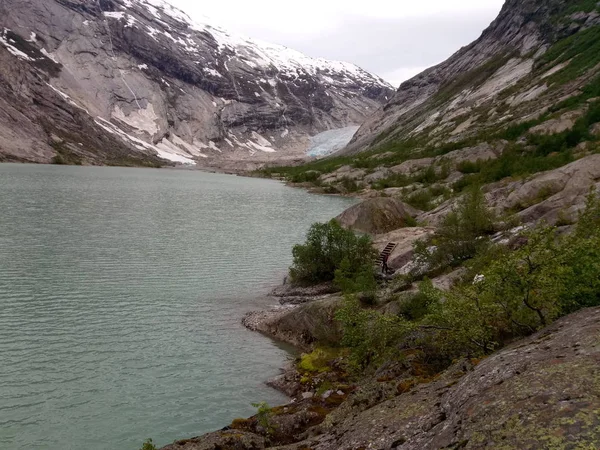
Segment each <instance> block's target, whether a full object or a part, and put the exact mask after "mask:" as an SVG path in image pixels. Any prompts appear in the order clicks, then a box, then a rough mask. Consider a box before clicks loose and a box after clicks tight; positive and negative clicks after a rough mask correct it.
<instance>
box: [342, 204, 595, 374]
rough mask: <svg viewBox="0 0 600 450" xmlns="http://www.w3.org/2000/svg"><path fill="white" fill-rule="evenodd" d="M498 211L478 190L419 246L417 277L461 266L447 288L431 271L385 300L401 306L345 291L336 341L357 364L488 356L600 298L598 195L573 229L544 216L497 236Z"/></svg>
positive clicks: (435, 365) (434, 364)
mask: <svg viewBox="0 0 600 450" xmlns="http://www.w3.org/2000/svg"><path fill="white" fill-rule="evenodd" d="M492 217H493V216H492V214H491V213H490V212H488V211H486V210H485V207H484V206H483V202H482V201H481V197H480V196H478V195H477V194H476V193H472V194H470V197H469V198H467V199H465V201H464V202H463V203H462V204H461V205H460V206H458V207H457V209H456V210H455V212H454V213H453V214H452V215H451V216H449V218H448V219H446V220H445V221H444V223H443V224H442V225H441V226H440V227H439V229H438V230H437V231H436V233H435V234H434V235H433V236H432V237H430V238H429V239H428V240H427V241H425V242H422V243H418V244H417V245H416V248H417V254H418V256H417V258H416V260H417V262H418V265H417V269H415V272H414V273H413V274H411V276H413V277H415V276H417V277H421V278H422V277H423V276H424V275H427V274H429V273H432V272H434V271H438V272H439V269H440V268H442V267H448V268H450V267H456V266H457V265H463V266H464V269H463V270H464V275H463V278H462V281H461V282H459V283H458V284H456V285H455V287H453V288H452V289H451V290H450V291H448V292H442V291H440V290H438V289H435V288H434V287H433V285H432V284H431V282H429V281H428V280H427V279H426V278H424V279H423V280H424V281H422V282H421V283H420V289H419V292H418V293H413V294H410V293H409V294H407V293H404V292H401V293H399V294H393V295H392V296H391V297H388V298H386V299H385V302H386V303H389V302H397V303H399V305H400V309H399V311H400V312H399V313H398V314H389V313H382V312H381V311H379V310H378V309H376V308H372V307H370V306H369V307H365V306H364V305H362V304H361V302H360V301H359V300H358V299H357V297H356V296H354V295H347V297H346V300H345V302H344V304H343V306H342V307H341V308H340V309H339V311H338V313H337V315H336V317H337V320H338V321H339V322H340V324H341V326H342V330H343V339H342V341H341V342H340V343H339V345H341V346H342V347H343V348H346V353H344V352H341V353H339V354H346V355H348V356H347V359H346V361H347V364H349V366H350V367H354V368H359V369H361V371H362V370H364V369H367V368H370V369H373V370H374V369H377V368H378V367H379V366H380V365H381V364H383V363H385V362H389V361H401V360H402V359H403V358H405V357H406V355H407V354H411V355H412V356H413V361H414V362H415V363H418V364H426V363H427V364H430V366H431V367H430V369H431V372H430V374H431V375H433V374H434V373H437V372H438V371H439V370H441V369H443V368H445V367H447V366H448V365H449V364H450V363H451V362H452V361H453V360H454V359H456V358H459V357H469V358H479V357H483V356H485V355H488V354H490V353H491V352H492V351H494V350H496V349H498V348H499V347H501V346H503V345H505V344H506V343H507V342H510V341H512V340H514V339H516V338H520V337H523V336H527V335H529V334H531V333H533V332H534V331H536V330H538V329H540V328H542V327H544V326H546V325H548V324H549V323H551V322H552V321H554V320H556V319H557V318H558V317H561V316H563V315H565V314H568V313H571V312H574V311H576V310H578V309H580V308H584V307H590V306H598V305H600V200H599V199H598V198H596V197H595V196H593V195H590V197H589V199H588V205H587V208H586V210H585V212H583V213H582V214H581V216H580V220H579V222H578V224H577V226H576V227H575V228H574V230H573V231H572V232H571V233H569V234H561V233H559V232H558V230H557V228H555V227H548V226H545V225H539V226H538V227H536V228H534V229H530V230H527V231H525V232H524V233H522V235H521V237H519V238H517V239H516V240H514V241H513V243H511V244H510V245H509V246H507V245H506V244H498V243H494V242H493V241H492V239H491V237H490V232H491V230H492V228H493V226H494V224H493V223H492V221H491V219H492ZM515 247H516V248H515ZM403 281H404V280H401V281H400V283H402V282H403ZM415 355H417V356H416V357H415ZM338 364H339V363H338Z"/></svg>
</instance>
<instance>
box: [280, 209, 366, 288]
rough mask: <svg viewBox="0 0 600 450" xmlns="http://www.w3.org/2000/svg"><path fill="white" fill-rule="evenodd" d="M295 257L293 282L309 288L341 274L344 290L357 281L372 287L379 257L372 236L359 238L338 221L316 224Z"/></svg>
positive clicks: (295, 253)
mask: <svg viewBox="0 0 600 450" xmlns="http://www.w3.org/2000/svg"><path fill="white" fill-rule="evenodd" d="M292 254H293V257H294V263H293V265H292V267H291V268H290V276H291V278H292V281H294V282H295V283H299V284H306V285H311V284H317V283H321V282H326V281H333V280H334V279H335V278H336V271H338V276H337V281H338V283H340V284H341V285H342V286H341V287H343V285H344V283H348V284H349V283H350V280H354V279H356V280H357V281H358V282H359V284H361V285H362V284H366V285H370V280H367V278H369V277H368V274H369V272H370V273H371V277H372V276H373V266H374V263H375V259H376V257H377V253H376V251H375V250H374V249H373V247H372V245H371V238H370V237H369V236H366V235H365V236H360V237H359V236H356V235H355V234H354V233H353V232H352V231H349V230H345V229H344V228H342V226H341V225H340V224H339V223H338V222H337V221H336V220H332V221H330V222H328V223H315V224H313V225H312V226H311V227H310V230H309V231H308V234H307V236H306V243H305V244H304V245H296V246H295V247H294V248H293V250H292ZM348 288H349V289H350V286H348ZM350 290H352V289H350Z"/></svg>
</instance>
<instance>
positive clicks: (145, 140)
mask: <svg viewBox="0 0 600 450" xmlns="http://www.w3.org/2000/svg"><path fill="white" fill-rule="evenodd" d="M0 65H1V66H2V69H1V70H0V81H1V83H0V98H1V99H2V100H1V101H2V106H3V107H2V111H3V112H4V113H3V114H0V158H4V159H11V160H25V161H33V162H48V161H49V160H50V158H51V157H52V156H54V155H55V154H56V149H53V148H52V145H51V144H52V142H51V138H50V135H51V134H56V135H58V136H59V137H60V138H61V139H62V140H63V141H64V146H65V147H68V146H75V147H73V148H70V147H68V148H67V150H68V153H69V154H74V155H75V156H76V157H78V158H81V159H83V160H84V162H95V163H97V162H101V161H102V160H103V159H104V157H103V156H104V154H103V153H101V152H100V154H98V153H99V152H98V151H97V148H96V147H102V144H104V142H98V143H97V142H96V141H97V140H98V139H99V138H96V135H98V134H100V135H103V136H105V137H104V140H105V141H106V140H115V141H117V142H119V143H120V144H119V145H120V147H122V148H124V149H127V151H128V152H129V153H133V154H136V155H138V156H139V153H150V154H153V155H159V156H161V157H162V158H165V159H168V160H171V161H173V162H179V163H194V162H195V163H197V164H200V165H203V166H211V165H216V166H219V165H224V166H230V167H231V168H235V169H242V170H245V169H246V170H247V169H250V170H251V169H252V168H256V167H258V166H259V165H260V164H261V163H265V162H267V161H271V162H272V161H276V160H293V159H294V158H298V157H304V156H305V152H306V150H307V149H308V148H309V145H310V137H311V136H314V135H317V134H319V133H321V132H323V131H326V130H331V129H338V128H344V127H347V126H352V125H354V126H356V125H359V124H360V123H362V121H363V120H364V118H365V117H366V116H367V115H369V114H371V113H372V112H373V111H374V110H376V109H377V108H379V107H380V105H381V104H382V103H383V102H385V101H386V98H387V97H389V96H390V95H391V93H392V92H393V91H392V89H391V87H390V86H389V85H388V84H387V83H386V82H385V81H383V80H382V79H380V78H379V77H376V76H374V75H371V74H369V73H367V72H366V71H364V70H362V69H360V68H359V67H356V66H354V65H352V64H348V63H343V62H336V61H326V60H323V59H313V58H309V57H307V56H305V55H303V54H301V53H299V52H295V51H293V50H290V49H288V48H285V47H282V46H277V45H271V44H264V43H258V42H255V41H252V40H251V39H246V38H241V37H238V36H235V35H233V34H231V33H228V32H227V31H225V30H223V29H222V28H219V27H218V26H214V25H213V24H211V23H210V21H204V22H202V21H200V22H199V21H194V20H192V19H190V18H189V17H188V16H187V15H186V14H185V13H183V12H182V11H180V10H178V9H176V8H174V7H172V6H171V5H170V4H168V3H167V2H165V1H163V0H135V1H129V0H101V1H96V0H93V1H92V0H26V1H21V0H4V1H2V2H1V3H0ZM15 66H16V67H15ZM48 108H53V109H54V111H53V114H52V115H51V116H50V119H51V120H44V116H45V115H46V113H47V111H48ZM75 111H76V114H75ZM74 115H75V117H72V116H74ZM59 119H60V121H61V123H56V122H57V121H58V120H59ZM81 121H86V122H90V123H91V124H92V126H94V128H95V130H94V133H93V134H92V135H90V133H87V131H89V130H88V128H89V127H82V126H81V124H80V122H81ZM63 124H66V126H63ZM65 128H67V129H66V130H65ZM63 131H64V132H63ZM86 137H87V139H85V138H86ZM79 143H82V145H81V146H80V145H79ZM94 144H96V145H94ZM79 147H82V148H79ZM67 150H66V151H67ZM94 155H97V156H96V157H95V158H94Z"/></svg>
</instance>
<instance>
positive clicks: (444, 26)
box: [168, 0, 504, 86]
mask: <svg viewBox="0 0 600 450" xmlns="http://www.w3.org/2000/svg"><path fill="white" fill-rule="evenodd" d="M168 1H170V3H172V4H173V5H175V6H177V7H179V8H181V9H183V10H184V11H185V12H187V13H188V14H189V15H190V16H191V17H192V18H196V19H197V20H198V21H204V20H205V19H204V17H210V18H212V19H214V22H215V24H217V25H221V26H223V27H224V28H226V29H228V30H230V31H232V32H235V33H238V34H242V35H245V36H249V37H253V38H257V39H262V40H264V41H268V42H272V43H276V44H282V45H285V46H287V47H290V48H293V49H295V50H299V51H301V52H303V53H306V54H307V55H310V56H313V57H323V58H328V59H337V60H342V61H349V62H353V63H355V64H358V65H359V66H361V67H363V68H364V69H366V70H369V71H371V72H374V73H376V74H378V75H380V76H382V77H383V78H385V79H386V80H388V81H389V82H390V83H392V84H393V85H395V86H398V85H399V84H400V83H401V82H402V81H404V80H406V79H408V78H410V77H412V76H413V75H416V74H417V73H419V72H421V71H423V70H424V69H426V68H427V67H430V66H432V65H434V64H437V63H439V62H441V61H443V60H444V59H446V58H447V57H449V56H450V55H451V54H453V53H454V52H455V51H457V50H458V49H459V48H460V47H462V46H464V45H467V44H469V43H470V42H472V41H473V40H475V39H477V38H478V37H479V36H480V34H481V32H482V31H483V30H484V29H485V28H486V27H487V26H488V25H489V24H490V22H491V21H492V20H494V18H495V17H496V16H497V15H498V12H499V11H500V8H501V7H502V4H503V3H504V1H503V0H454V1H452V0H362V1H355V0H302V1H299V2H293V3H292V2H286V1H283V2H282V1H281V0H253V1H249V0H213V1H206V0H204V1H198V0H168Z"/></svg>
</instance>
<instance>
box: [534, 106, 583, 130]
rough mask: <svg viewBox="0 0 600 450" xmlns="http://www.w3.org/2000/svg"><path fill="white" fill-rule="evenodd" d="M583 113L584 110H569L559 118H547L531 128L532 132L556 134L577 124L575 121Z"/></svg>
mask: <svg viewBox="0 0 600 450" xmlns="http://www.w3.org/2000/svg"><path fill="white" fill-rule="evenodd" d="M582 115H583V112H582V111H569V112H566V113H564V114H563V115H562V116H560V117H559V118H558V119H551V120H547V121H546V122H544V123H542V124H540V125H538V126H535V127H533V128H531V129H530V130H529V132H530V133H532V134H556V133H562V132H563V131H566V130H570V129H571V128H573V125H575V121H576V120H577V119H579V117H581V116H582Z"/></svg>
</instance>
